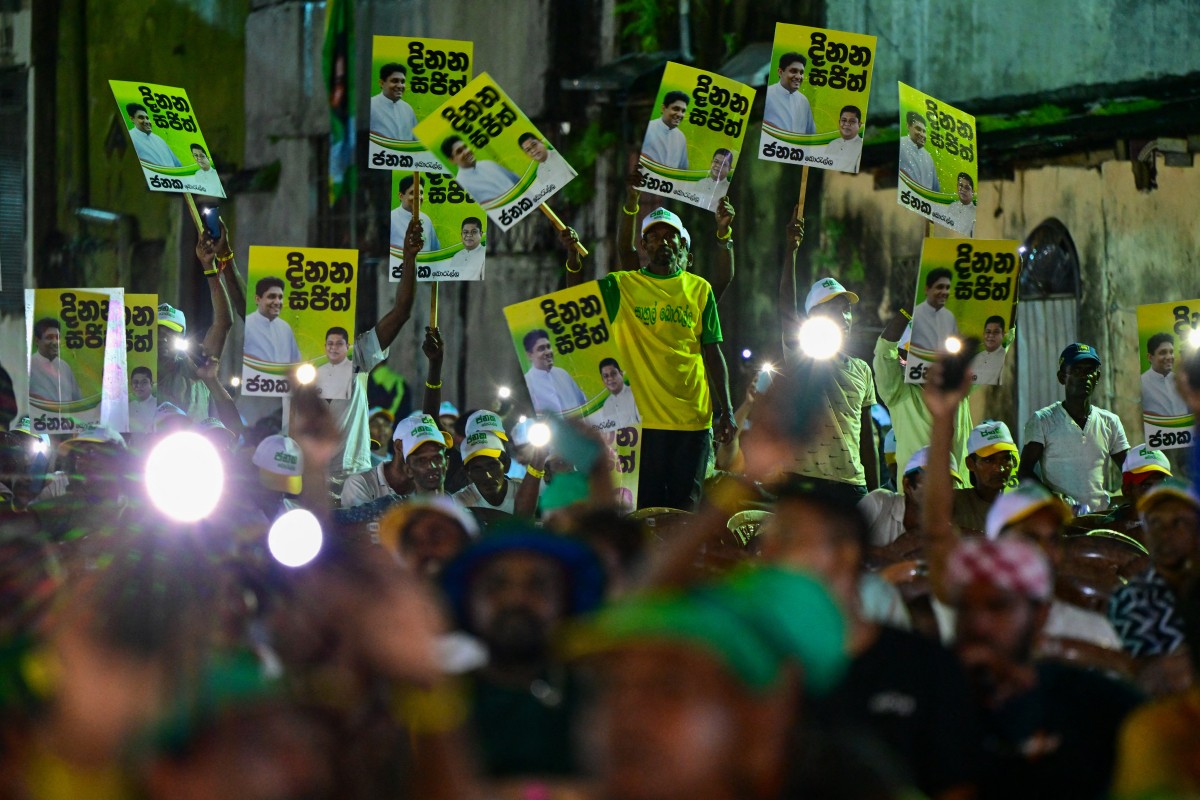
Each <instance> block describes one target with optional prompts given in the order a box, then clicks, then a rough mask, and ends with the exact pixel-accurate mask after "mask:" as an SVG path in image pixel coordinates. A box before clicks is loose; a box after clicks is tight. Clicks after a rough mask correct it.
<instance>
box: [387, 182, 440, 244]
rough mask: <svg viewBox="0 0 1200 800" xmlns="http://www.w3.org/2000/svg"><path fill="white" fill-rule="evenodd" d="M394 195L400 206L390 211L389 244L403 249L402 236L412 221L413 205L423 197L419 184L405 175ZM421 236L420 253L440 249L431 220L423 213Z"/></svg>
mask: <svg viewBox="0 0 1200 800" xmlns="http://www.w3.org/2000/svg"><path fill="white" fill-rule="evenodd" d="M396 193H397V194H398V195H399V196H400V205H398V206H396V207H395V208H393V209H392V216H391V236H390V238H389V243H390V244H391V246H392V247H396V248H400V249H403V248H404V234H405V233H407V232H408V223H409V222H411V221H412V216H413V207H414V204H415V203H416V201H417V197H418V196H424V195H423V194H422V187H421V184H420V182H419V181H417V180H415V179H414V178H413V176H412V175H405V176H404V177H403V178H401V179H400V183H399V184H397V186H396ZM421 234H422V235H423V236H424V237H425V243H424V244H422V245H421V252H422V253H430V252H432V251H434V250H441V249H442V243H441V242H440V241H438V235H437V231H436V230H435V229H434V227H433V220H432V219H430V218H429V215H428V214H426V213H425V212H424V211H422V212H421Z"/></svg>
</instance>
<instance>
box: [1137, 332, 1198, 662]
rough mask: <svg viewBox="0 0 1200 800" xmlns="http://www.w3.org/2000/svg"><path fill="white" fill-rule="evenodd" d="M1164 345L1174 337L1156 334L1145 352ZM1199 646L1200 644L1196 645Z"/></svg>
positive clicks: (1151, 338) (1151, 351) (1151, 353)
mask: <svg viewBox="0 0 1200 800" xmlns="http://www.w3.org/2000/svg"><path fill="white" fill-rule="evenodd" d="M1164 344H1171V345H1174V344H1175V337H1174V336H1172V335H1171V334H1169V333H1156V334H1154V335H1153V336H1151V337H1150V341H1148V342H1146V352H1147V353H1149V354H1150V355H1154V351H1155V350H1157V349H1158V348H1160V347H1162V346H1163V345H1164ZM1197 646H1200V643H1197Z"/></svg>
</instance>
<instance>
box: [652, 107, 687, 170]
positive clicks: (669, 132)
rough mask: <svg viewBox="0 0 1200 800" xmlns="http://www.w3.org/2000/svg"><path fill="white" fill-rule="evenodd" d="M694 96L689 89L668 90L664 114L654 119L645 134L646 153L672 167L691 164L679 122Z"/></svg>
mask: <svg viewBox="0 0 1200 800" xmlns="http://www.w3.org/2000/svg"><path fill="white" fill-rule="evenodd" d="M690 102H691V98H690V97H688V95H687V93H686V92H679V91H674V92H667V94H666V96H665V97H663V104H662V114H661V115H660V116H659V118H658V119H653V120H650V124H649V125H647V126H646V135H645V136H643V137H642V156H643V157H645V158H647V159H649V160H650V161H653V162H654V163H656V164H662V165H663V166H664V167H670V168H671V169H687V168H688V143H687V137H686V136H684V135H683V131H681V130H679V123H681V122H683V115H684V114H686V113H687V108H688V103H690Z"/></svg>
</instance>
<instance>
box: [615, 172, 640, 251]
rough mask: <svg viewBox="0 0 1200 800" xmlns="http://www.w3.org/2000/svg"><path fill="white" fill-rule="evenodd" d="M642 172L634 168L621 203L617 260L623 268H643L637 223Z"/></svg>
mask: <svg viewBox="0 0 1200 800" xmlns="http://www.w3.org/2000/svg"><path fill="white" fill-rule="evenodd" d="M640 181H641V174H640V173H639V172H638V171H637V168H634V170H633V172H632V173H630V175H629V179H628V181H627V182H626V184H625V202H624V203H623V204H622V205H621V216H620V220H621V222H620V225H619V226H618V228H617V262H618V263H619V264H620V265H621V269H635V270H636V269H641V268H642V259H641V257H640V256H639V255H638V248H637V231H635V230H634V225H635V224H636V223H637V216H638V205H639V201H640V200H641V198H642V193H641V192H640V191H638V188H637V186H638V183H639V182H640Z"/></svg>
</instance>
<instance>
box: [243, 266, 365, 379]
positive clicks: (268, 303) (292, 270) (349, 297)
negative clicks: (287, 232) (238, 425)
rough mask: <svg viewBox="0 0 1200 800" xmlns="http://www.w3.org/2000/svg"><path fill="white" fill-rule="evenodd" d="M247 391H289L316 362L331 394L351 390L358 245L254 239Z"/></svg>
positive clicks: (245, 347)
mask: <svg viewBox="0 0 1200 800" xmlns="http://www.w3.org/2000/svg"><path fill="white" fill-rule="evenodd" d="M249 272H250V275H249V278H248V279H247V286H248V291H247V294H248V295H249V297H247V298H246V335H245V341H244V344H243V346H242V349H243V361H242V394H243V395H255V396H258V397H283V396H286V395H287V394H288V393H289V392H290V391H291V388H292V381H293V380H295V379H296V378H297V375H298V374H299V370H298V368H299V367H300V366H301V365H303V364H310V365H312V366H313V367H314V368H315V381H316V384H317V388H318V389H319V390H320V392H321V396H322V397H324V398H325V399H326V400H339V399H340V400H344V399H346V398H348V397H349V396H350V390H351V384H352V383H353V379H354V359H353V346H354V338H353V337H354V299H355V289H356V281H357V278H358V251H357V250H333V249H325V248H318V247H263V246H258V245H252V246H251V247H250V269H249Z"/></svg>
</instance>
